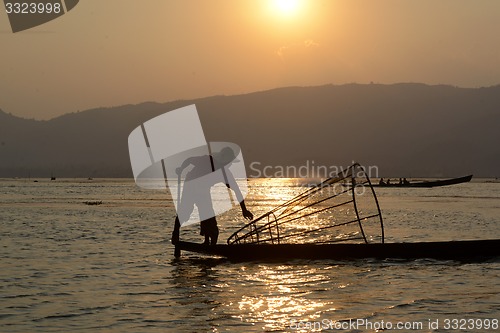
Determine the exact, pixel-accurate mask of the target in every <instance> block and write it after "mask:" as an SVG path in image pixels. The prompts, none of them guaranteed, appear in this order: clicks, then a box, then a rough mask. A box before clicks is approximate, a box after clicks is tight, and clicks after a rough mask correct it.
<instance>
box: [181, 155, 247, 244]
mask: <svg viewBox="0 0 500 333" xmlns="http://www.w3.org/2000/svg"><path fill="white" fill-rule="evenodd" d="M212 155H213V156H212ZM212 155H203V156H194V157H190V158H188V159H186V160H185V161H184V162H183V163H182V165H181V166H180V167H179V168H177V169H176V173H177V174H178V175H179V176H180V175H181V174H182V171H183V170H184V169H185V168H187V167H188V166H190V165H192V166H193V168H192V169H191V170H190V171H189V172H188V173H187V174H186V178H185V181H184V189H183V190H182V197H181V200H180V203H179V204H178V205H179V209H181V210H182V212H183V214H181V215H182V216H190V215H191V214H192V213H193V210H194V206H195V205H196V207H197V208H198V213H199V215H200V218H201V219H202V221H201V223H200V235H202V236H205V242H204V244H205V245H215V244H217V239H218V237H219V228H218V227H217V220H216V218H215V215H216V214H215V212H214V208H213V205H212V197H211V194H210V189H211V187H212V186H213V185H215V184H217V183H218V182H224V183H225V185H226V186H227V187H228V188H230V189H232V190H233V191H234V193H235V194H236V198H237V200H238V202H239V203H240V207H241V212H242V214H243V217H245V218H246V219H249V220H252V219H253V214H252V213H251V212H250V211H249V210H248V209H247V208H246V205H245V200H244V199H243V195H242V194H241V190H240V188H239V186H238V184H237V183H236V180H235V179H234V176H233V174H232V173H231V170H229V166H230V165H231V163H233V162H236V160H235V157H236V156H235V154H234V151H233V150H232V149H231V148H229V147H225V148H223V149H222V150H221V151H220V152H219V153H215V154H212ZM219 169H220V170H221V171H222V175H223V178H224V179H221V180H219V181H214V182H202V183H199V182H198V183H197V182H193V181H192V180H195V179H197V178H200V177H203V176H206V175H208V174H209V173H212V172H214V171H217V170H219ZM214 179H215V178H214ZM204 217H205V218H204ZM180 222H181V221H180V220H179V215H177V216H176V218H175V225H174V231H173V232H172V243H173V244H176V243H177V242H178V241H179V233H180V226H181V223H180ZM183 222H185V221H183Z"/></svg>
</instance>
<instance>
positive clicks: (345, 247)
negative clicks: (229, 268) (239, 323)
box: [176, 239, 500, 261]
mask: <svg viewBox="0 0 500 333" xmlns="http://www.w3.org/2000/svg"><path fill="white" fill-rule="evenodd" d="M176 248H177V249H178V251H180V250H184V251H190V252H196V253H200V254H204V255H214V256H221V257H225V258H228V259H230V260H234V261H247V260H259V261H265V260H293V259H312V260H319V259H334V260H357V259H366V258H373V259H391V258H393V259H407V260H410V259H422V258H429V259H438V260H488V259H491V258H495V257H499V256H500V239H489V240H466V241H449V242H416V243H374V244H233V245H229V244H217V245H214V246H207V245H203V244H197V243H191V242H183V241H180V242H179V243H178V244H177V245H176Z"/></svg>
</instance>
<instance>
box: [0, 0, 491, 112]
mask: <svg viewBox="0 0 500 333" xmlns="http://www.w3.org/2000/svg"><path fill="white" fill-rule="evenodd" d="M281 2H285V3H281ZM281 2H280V1H273V0H210V1H206V0H199V1H195V0H182V1H180V0H179V1H171V0H148V1H140V0H105V1H103V0H83V1H80V3H79V4H78V5H77V6H76V7H75V8H74V9H73V10H72V11H70V12H69V13H67V14H66V15H63V16H62V17H60V18H58V19H56V20H54V21H51V22H49V23H47V24H45V25H42V26H39V27H36V28H33V29H30V30H27V31H24V32H19V33H15V34H14V33H12V32H11V30H10V26H9V22H8V19H7V15H6V13H5V12H4V11H1V12H0V52H1V61H0V109H2V110H3V111H5V112H10V113H12V114H14V115H17V116H21V117H26V118H36V119H50V118H53V117H56V116H58V115H61V114H64V113H70V112H76V111H81V110H85V109H90V108H96V107H101V106H116V105H123V104H129V103H133V104H135V103H141V102H145V101H157V102H166V101H172V100H178V99H188V98H197V97H205V96H211V95H233V94H240V93H248V92H253V91H259V90H266V89H271V88H276V87H284V86H310V85H321V84H328V83H332V84H344V83H352V82H357V83H369V82H376V83H386V84H390V83H397V82H422V83H427V84H450V85H456V86H461V87H481V86H491V85H497V84H500V38H499V31H500V19H499V18H500V1H498V0H476V1H472V0H468V1H465V0H407V1H404V0H377V1H372V0H289V1H288V2H287V1H286V0H285V1H281Z"/></svg>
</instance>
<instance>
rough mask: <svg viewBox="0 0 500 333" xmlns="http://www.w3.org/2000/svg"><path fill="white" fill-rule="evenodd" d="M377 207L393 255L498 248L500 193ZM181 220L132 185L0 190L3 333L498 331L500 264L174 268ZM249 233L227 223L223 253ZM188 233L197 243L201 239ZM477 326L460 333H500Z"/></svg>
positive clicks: (454, 192) (265, 204)
mask: <svg viewBox="0 0 500 333" xmlns="http://www.w3.org/2000/svg"><path fill="white" fill-rule="evenodd" d="M300 183H301V182H300V181H298V180H289V179H285V180H283V179H257V180H251V181H250V184H249V191H250V193H249V197H248V198H247V205H248V206H249V208H250V209H251V210H252V211H253V212H254V214H255V215H256V216H258V215H259V214H261V213H263V212H265V211H267V210H269V209H270V208H271V207H274V206H275V205H276V204H279V203H281V202H282V201H284V200H285V199H288V198H290V197H292V196H293V195H295V194H298V193H300V192H301V191H303V189H304V188H303V187H301V186H299V185H300ZM377 193H378V195H379V200H380V204H381V207H382V211H383V214H384V219H385V225H386V240H387V241H388V242H395V241H406V242H408V241H425V240H458V239H486V238H489V239H491V238H500V183H494V182H484V181H475V182H472V183H468V184H461V185H457V186H450V187H443V188H436V189H379V190H378V191H377ZM174 215H175V211H174V209H173V206H172V204H171V203H170V201H169V196H168V194H167V193H164V192H155V191H146V190H141V189H139V188H137V187H136V186H135V185H134V183H133V181H130V180H93V181H78V180H57V181H52V182H51V181H44V180H40V181H39V182H36V183H35V182H33V181H25V180H3V181H0V237H1V238H0V242H1V245H0V260H1V261H0V282H1V284H0V331H2V332H70V331H88V332H98V331H103V332H223V331H224V332H225V331H227V332H262V331H286V332H289V331H302V332H307V331H320V330H331V331H336V330H337V328H336V327H339V326H335V325H336V324H337V325H340V324H342V323H345V324H346V325H347V324H348V323H352V322H353V321H356V320H363V321H364V322H365V323H366V325H365V326H357V327H354V326H344V327H345V328H346V329H344V330H342V331H346V332H349V331H350V332H362V331H376V330H377V325H380V323H381V322H382V321H383V322H384V323H386V324H387V323H391V324H394V325H396V323H398V322H404V323H409V324H412V323H413V324H415V323H417V324H418V323H420V324H421V325H422V326H421V327H420V326H416V328H417V329H416V330H413V331H425V332H438V331H439V332H447V331H451V329H445V326H444V325H445V323H446V320H448V319H480V320H481V323H483V324H484V323H486V320H497V323H498V320H499V319H500V287H499V285H500V260H491V261H488V262H469V263H464V262H455V261H434V260H416V261H396V260H393V261H391V260H387V261H377V260H360V261H354V262H339V261H328V260H324V261H304V260H301V261H299V260H297V261H289V262H268V263H259V262H247V263H241V262H240V263H232V262H229V261H226V260H224V259H221V258H206V257H201V256H198V255H194V254H189V253H183V255H182V257H181V258H180V259H175V258H174V257H173V247H172V246H171V245H170V242H169V238H170V232H171V230H172V229H171V228H172V225H173V223H172V221H173V218H174ZM243 224H244V220H243V218H242V217H241V214H240V213H239V211H238V210H233V211H231V212H229V213H226V214H225V215H224V216H222V217H220V218H219V226H220V228H221V236H220V242H224V241H225V239H226V238H227V237H228V236H229V235H230V234H231V232H232V231H234V229H235V228H238V227H241V226H243ZM182 232H183V234H182V237H183V238H185V239H192V240H195V241H200V242H201V241H202V239H201V238H200V236H199V235H198V229H197V227H196V226H191V227H186V228H185V230H183V231H182ZM431 323H438V324H439V325H438V326H437V327H436V326H435V325H434V326H432V327H430V326H431V325H430V324H431ZM370 324H371V325H372V326H369V325H370ZM409 324H408V325H409ZM469 324H470V323H469ZM474 325H476V324H474ZM474 325H472V324H471V325H469V326H470V327H469V328H467V327H464V329H463V330H457V331H462V332H464V331H471V332H485V331H491V332H494V331H496V332H498V331H500V329H498V328H497V329H493V327H492V328H490V329H489V330H485V329H484V328H482V329H479V328H478V326H474ZM497 327H498V326H497ZM406 331H412V330H410V329H407V330H406Z"/></svg>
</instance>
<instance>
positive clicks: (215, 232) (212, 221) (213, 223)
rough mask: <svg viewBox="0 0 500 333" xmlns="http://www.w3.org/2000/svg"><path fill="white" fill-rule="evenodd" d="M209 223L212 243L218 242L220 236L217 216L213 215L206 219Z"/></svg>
mask: <svg viewBox="0 0 500 333" xmlns="http://www.w3.org/2000/svg"><path fill="white" fill-rule="evenodd" d="M205 222H206V223H207V231H208V235H209V236H210V244H211V245H215V244H217V239H218V238H219V228H218V227H217V220H216V218H215V217H211V218H209V219H207V220H206V221H205Z"/></svg>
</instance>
